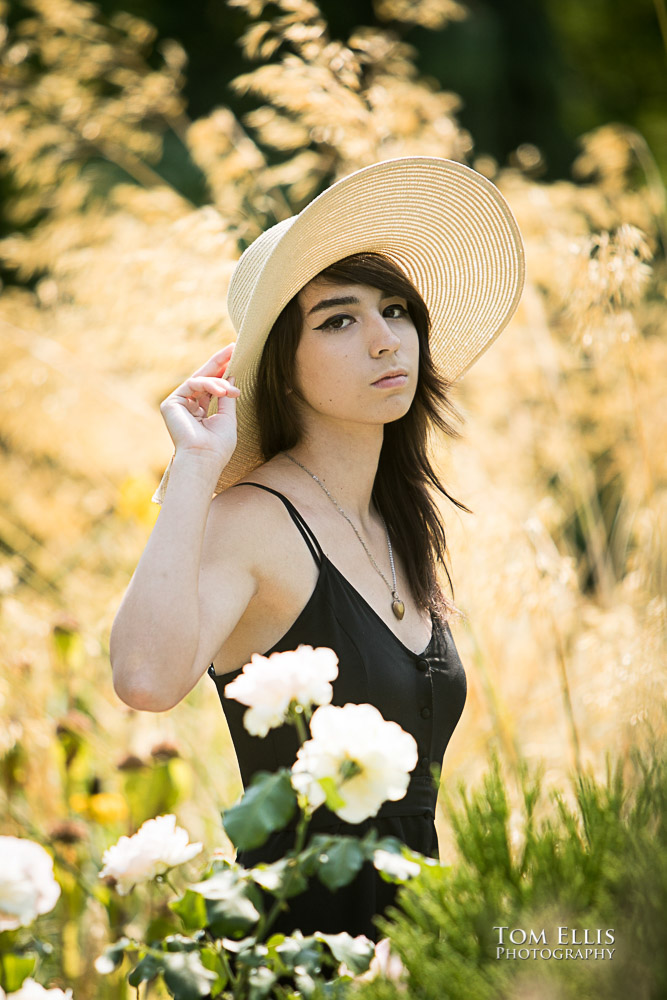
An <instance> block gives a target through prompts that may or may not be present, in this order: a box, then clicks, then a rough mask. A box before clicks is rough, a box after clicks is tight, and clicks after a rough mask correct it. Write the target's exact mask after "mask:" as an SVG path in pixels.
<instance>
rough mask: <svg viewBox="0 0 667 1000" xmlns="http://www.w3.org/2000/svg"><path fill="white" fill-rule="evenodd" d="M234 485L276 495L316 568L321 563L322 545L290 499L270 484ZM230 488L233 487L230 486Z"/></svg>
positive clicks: (322, 556) (322, 555)
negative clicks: (255, 488) (297, 530)
mask: <svg viewBox="0 0 667 1000" xmlns="http://www.w3.org/2000/svg"><path fill="white" fill-rule="evenodd" d="M234 486H256V487H257V488H258V489H260V490H266V492H267V493H273V495H274V496H276V497H278V499H279V500H282V502H283V504H284V505H285V507H286V509H287V512H288V514H289V516H290V517H291V518H292V520H293V521H294V523H295V524H296V526H297V528H298V529H299V531H300V532H301V535H302V536H303V540H304V541H305V543H306V545H307V546H308V548H309V549H310V553H311V555H312V557H313V559H314V560H315V562H316V563H317V566H318V568H319V567H320V566H321V565H322V559H323V558H324V552H323V551H322V546H321V545H320V543H319V542H318V540H317V538H316V537H315V535H314V534H313V532H312V531H311V529H310V528H309V527H308V525H307V524H306V522H305V521H304V519H303V517H302V516H301V514H300V513H299V511H298V510H297V509H296V507H295V506H294V504H293V503H292V501H291V500H288V499H287V497H286V496H283V494H282V493H279V492H278V490H273V489H271V487H270V486H263V485H262V483H235V484H234ZM232 489H234V487H232Z"/></svg>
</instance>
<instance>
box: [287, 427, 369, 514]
mask: <svg viewBox="0 0 667 1000" xmlns="http://www.w3.org/2000/svg"><path fill="white" fill-rule="evenodd" d="M382 440H383V428H382V427H381V426H380V427H378V426H377V425H368V426H367V427H362V428H361V429H360V428H359V427H358V426H357V427H355V428H354V430H346V429H345V428H343V427H337V428H335V429H332V428H327V429H326V430H325V429H323V428H322V429H319V428H318V430H317V431H315V430H314V429H311V430H310V431H309V432H308V433H307V434H305V435H304V437H303V438H302V439H301V441H299V443H298V444H296V445H295V446H294V447H293V448H290V449H289V454H290V455H291V456H292V457H293V458H295V459H296V460H297V461H298V462H301V463H302V464H303V465H304V466H305V467H306V469H307V470H308V471H309V472H310V473H313V474H314V475H316V476H317V478H318V479H319V480H320V481H321V482H322V483H323V485H324V486H326V488H327V490H329V492H330V493H331V495H332V496H333V497H334V498H335V499H336V500H337V502H338V503H339V504H340V506H341V507H342V508H343V509H344V510H345V512H346V513H347V514H349V515H350V517H354V518H355V520H356V522H357V524H361V525H362V526H363V527H366V526H368V525H370V522H371V520H372V519H373V514H372V507H371V500H372V493H373V485H374V483H375V476H376V473H377V468H378V462H379V460H380V451H381V448H382ZM303 474H304V475H305V474H306V473H305V472H304V473H303ZM313 485H315V486H316V484H315V483H314V484H313ZM316 488H319V487H317V486H316Z"/></svg>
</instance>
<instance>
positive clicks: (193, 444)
mask: <svg viewBox="0 0 667 1000" xmlns="http://www.w3.org/2000/svg"><path fill="white" fill-rule="evenodd" d="M233 350H234V345H233V344H228V345H227V347H223V348H222V350H221V351H218V352H217V353H216V354H214V355H213V356H212V357H211V358H209V359H208V361H207V362H206V363H205V364H203V365H202V366H201V368H198V369H197V371H196V372H194V374H192V375H191V376H190V378H187V379H186V380H185V382H183V383H182V384H181V385H179V386H178V388H177V389H174V391H173V392H172V393H170V394H169V395H168V396H167V398H166V399H165V400H163V401H162V403H160V413H161V414H162V416H163V418H164V422H165V423H166V425H167V430H168V431H169V434H170V435H171V439H172V441H173V442H174V447H175V449H176V451H177V452H185V451H187V452H192V453H197V454H200V455H202V456H206V455H208V454H210V456H211V459H212V460H213V461H215V462H216V463H220V462H221V465H220V467H221V468H224V466H225V465H226V464H227V462H228V461H229V459H230V458H231V457H232V454H233V452H234V449H235V448H236V397H237V396H239V395H240V389H237V388H236V386H235V385H234V384H233V380H232V381H227V379H225V378H223V375H224V373H225V371H226V370H227V365H228V364H229V360H230V358H231V356H232V351H233ZM213 396H216V397H217V400H218V412H217V413H212V414H211V416H210V417H207V416H206V414H207V412H208V407H209V403H210V401H211V399H212V397H213Z"/></svg>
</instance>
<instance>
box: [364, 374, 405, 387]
mask: <svg viewBox="0 0 667 1000" xmlns="http://www.w3.org/2000/svg"><path fill="white" fill-rule="evenodd" d="M407 381H408V376H407V375H390V376H389V377H387V378H381V379H379V381H377V382H373V383H372V384H373V385H374V386H377V388H378V389H395V388H396V387H397V386H401V385H405V384H406V382H407Z"/></svg>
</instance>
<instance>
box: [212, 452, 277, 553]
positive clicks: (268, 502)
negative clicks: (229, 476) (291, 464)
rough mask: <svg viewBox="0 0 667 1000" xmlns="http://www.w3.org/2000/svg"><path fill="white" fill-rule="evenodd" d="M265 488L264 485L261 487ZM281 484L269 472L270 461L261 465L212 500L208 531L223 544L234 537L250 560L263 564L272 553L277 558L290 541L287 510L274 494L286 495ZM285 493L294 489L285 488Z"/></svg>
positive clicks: (237, 545) (235, 543) (237, 544)
mask: <svg viewBox="0 0 667 1000" xmlns="http://www.w3.org/2000/svg"><path fill="white" fill-rule="evenodd" d="M261 487H264V488H261ZM284 488H285V487H284V486H283V484H282V483H281V482H280V481H279V480H277V479H276V477H275V476H273V475H272V474H271V470H270V467H269V464H268V463H267V464H266V465H263V466H260V467H259V468H257V469H255V470H254V472H252V473H249V474H248V475H247V476H245V477H244V478H243V479H242V480H239V482H238V483H235V484H234V486H230V487H228V488H227V489H226V490H224V491H223V492H222V493H218V494H217V495H216V496H215V497H214V498H213V500H212V501H211V505H210V511H209V517H208V528H207V532H208V534H209V536H210V537H212V538H214V539H216V540H218V541H220V540H223V541H224V542H225V543H226V545H227V544H228V543H229V540H230V538H233V540H234V548H235V549H236V550H237V552H239V551H241V550H243V551H244V552H245V553H247V554H248V555H249V556H250V559H251V561H258V562H261V563H262V564H264V565H265V564H266V561H267V560H269V561H270V560H271V556H272V554H275V555H276V557H277V558H280V556H281V554H282V555H284V553H283V549H284V547H285V545H286V544H289V542H290V541H291V532H290V531H289V528H288V526H289V517H290V515H289V512H288V510H287V509H286V505H285V504H284V502H282V501H281V500H280V499H279V497H277V496H276V495H275V493H279V494H280V495H281V496H283V497H285V493H284V492H283V489H284ZM272 491H274V492H272ZM287 492H288V493H289V492H293V491H291V490H289V487H288V488H287ZM285 499H288V501H289V498H288V497H285Z"/></svg>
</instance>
